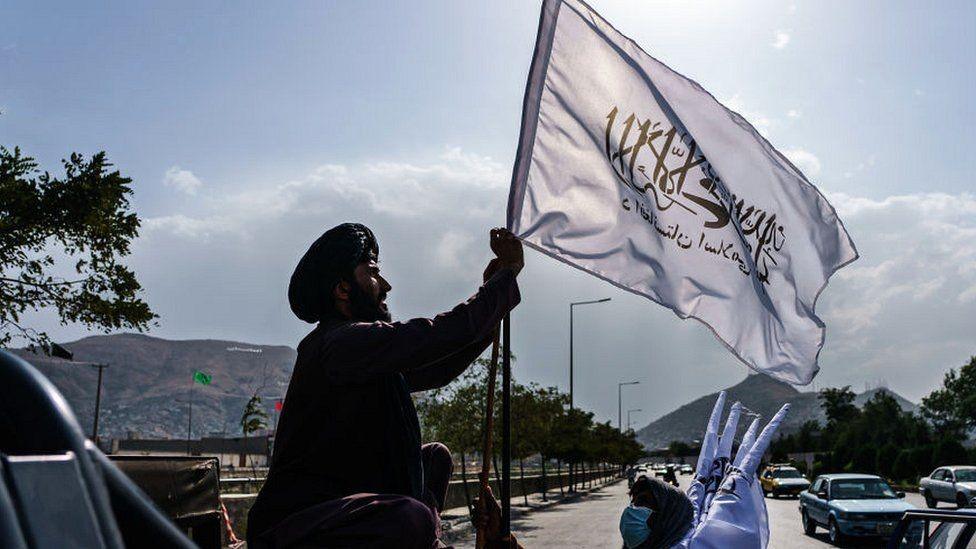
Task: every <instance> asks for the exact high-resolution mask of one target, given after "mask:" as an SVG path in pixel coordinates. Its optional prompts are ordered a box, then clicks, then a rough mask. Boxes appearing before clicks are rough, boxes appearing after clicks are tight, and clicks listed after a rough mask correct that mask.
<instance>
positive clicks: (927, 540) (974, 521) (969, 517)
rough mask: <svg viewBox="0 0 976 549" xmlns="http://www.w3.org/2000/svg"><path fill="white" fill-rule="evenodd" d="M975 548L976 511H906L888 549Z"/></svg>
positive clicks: (889, 542) (890, 540) (889, 541)
mask: <svg viewBox="0 0 976 549" xmlns="http://www.w3.org/2000/svg"><path fill="white" fill-rule="evenodd" d="M916 547H917V548H918V549H929V548H936V547H945V548H951V547H960V548H966V547H976V510H972V509H954V510H948V509H934V510H928V509H918V510H913V511H906V512H905V514H904V515H903V516H902V519H901V521H900V522H899V523H898V527H897V528H895V533H894V534H893V535H892V536H891V538H890V539H889V540H888V549H914V548H916Z"/></svg>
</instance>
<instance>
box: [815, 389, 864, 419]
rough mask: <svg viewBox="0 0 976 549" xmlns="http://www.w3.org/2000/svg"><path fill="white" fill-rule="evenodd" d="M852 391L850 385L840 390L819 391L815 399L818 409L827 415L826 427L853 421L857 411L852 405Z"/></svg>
mask: <svg viewBox="0 0 976 549" xmlns="http://www.w3.org/2000/svg"><path fill="white" fill-rule="evenodd" d="M856 396H857V395H855V394H854V391H852V390H851V386H850V385H845V386H844V387H841V388H840V389H836V388H827V389H823V390H822V391H820V394H819V395H817V398H818V399H819V400H820V407H821V408H823V411H824V413H825V414H826V415H827V426H828V427H834V426H836V425H838V424H840V423H844V422H846V421H849V420H851V419H854V418H855V417H856V416H857V415H858V412H859V410H858V409H857V406H856V405H855V404H854V397H856Z"/></svg>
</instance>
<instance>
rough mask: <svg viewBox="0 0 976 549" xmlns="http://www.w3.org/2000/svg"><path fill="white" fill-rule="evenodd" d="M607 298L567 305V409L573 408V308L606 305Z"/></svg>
mask: <svg viewBox="0 0 976 549" xmlns="http://www.w3.org/2000/svg"><path fill="white" fill-rule="evenodd" d="M607 301H610V298H609V297H605V298H603V299H594V300H592V301H576V302H573V303H570V304H569V408H570V409H572V408H573V307H575V306H577V305H590V304H593V303H606V302H607Z"/></svg>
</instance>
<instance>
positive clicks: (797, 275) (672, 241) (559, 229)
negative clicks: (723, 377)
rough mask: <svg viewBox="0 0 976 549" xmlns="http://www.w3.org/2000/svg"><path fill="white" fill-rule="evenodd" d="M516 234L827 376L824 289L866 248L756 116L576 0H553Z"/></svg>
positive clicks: (540, 50) (531, 104)
mask: <svg viewBox="0 0 976 549" xmlns="http://www.w3.org/2000/svg"><path fill="white" fill-rule="evenodd" d="M522 116H523V119H522V134H521V138H520V141H519V150H518V158H517V159H516V163H515V173H514V175H513V180H512V189H511V194H510V195H509V205H508V225H509V228H510V229H511V230H512V231H513V232H514V233H515V234H516V235H518V236H519V237H520V238H522V239H523V241H524V242H525V243H526V244H528V245H530V246H532V247H533V248H536V249H538V250H539V251H541V252H543V253H545V254H548V255H550V256H552V257H555V258H556V259H559V260H561V261H564V262H566V263H569V264H570V265H573V266H574V267H577V268H580V269H582V270H584V271H586V272H589V273H591V274H594V275H596V276H598V277H600V278H602V279H604V280H607V281H608V282H611V283H612V284H614V285H616V286H618V287H620V288H623V289H625V290H628V291H631V292H634V293H636V294H639V295H642V296H645V297H647V298H649V299H652V300H654V301H656V302H657V303H660V304H661V305H664V306H666V307H669V308H670V309H672V310H673V311H674V312H675V313H676V314H677V315H678V316H680V317H681V318H688V317H693V318H697V319H699V320H701V321H702V322H704V323H705V324H706V325H708V326H709V327H710V328H711V329H712V331H713V332H714V333H715V335H717V336H718V338H719V339H720V340H721V341H722V342H724V343H725V344H726V346H727V347H728V348H729V349H730V350H731V351H732V352H733V353H734V354H735V355H736V356H737V357H738V358H739V359H740V360H742V361H743V362H745V363H746V364H747V365H749V366H750V367H752V368H754V369H756V370H760V371H763V372H765V373H767V374H769V375H771V376H773V377H775V378H777V379H781V380H783V381H787V382H790V383H799V384H806V383H809V382H810V381H811V380H812V379H813V377H814V376H815V375H816V373H817V371H818V370H819V367H818V366H817V355H818V354H819V352H820V348H821V347H822V346H823V341H824V332H825V330H824V323H823V322H822V321H821V320H820V319H819V318H818V317H817V315H816V314H815V312H814V304H815V303H816V301H817V296H818V295H819V293H820V291H821V290H822V289H823V288H824V286H825V285H826V283H827V279H828V278H829V277H830V275H831V274H833V273H834V271H836V270H837V269H839V268H840V267H842V266H844V265H845V264H847V263H850V262H851V261H853V260H854V259H856V258H857V251H856V250H855V249H854V243H853V242H852V241H851V239H850V237H849V236H848V234H847V231H846V230H845V229H844V226H843V224H842V223H841V221H840V219H839V218H838V217H837V213H836V212H835V211H834V208H833V207H832V206H831V205H830V204H829V203H828V202H827V200H826V199H825V198H824V197H823V195H821V194H820V192H819V191H818V190H817V189H816V188H815V187H814V186H813V185H812V184H811V183H810V182H809V181H807V179H806V178H805V177H804V176H803V174H802V173H800V171H799V170H798V169H797V168H796V167H795V166H793V164H791V163H790V162H789V160H787V159H786V158H785V157H784V156H783V155H782V154H781V153H780V152H779V151H777V150H776V149H774V148H773V146H772V145H770V144H769V142H768V141H766V140H765V139H764V138H763V137H762V136H761V135H759V133H758V132H757V131H756V130H755V128H753V127H752V126H751V125H750V124H749V123H748V122H747V121H746V120H745V119H743V118H742V117H741V116H739V115H738V114H736V113H734V112H732V111H730V110H729V109H727V108H725V107H724V106H722V105H721V104H720V103H719V102H718V101H716V100H715V98H714V97H712V96H711V95H710V94H709V93H708V92H706V91H705V90H704V89H702V87H701V86H699V85H698V84H697V83H695V82H693V81H691V80H689V79H687V78H685V77H684V76H682V75H680V74H678V73H676V72H675V71H673V70H671V69H670V68H668V67H667V66H665V65H664V64H663V63H661V62H660V61H658V60H657V59H654V58H653V57H651V56H650V55H648V54H647V53H645V52H644V51H643V50H642V49H641V48H640V47H638V46H637V44H635V43H634V42H633V41H631V40H630V39H628V38H627V37H625V36H623V35H622V34H620V33H619V32H618V31H617V30H616V29H614V28H613V27H612V26H611V25H610V24H609V23H607V22H606V21H605V20H604V19H603V18H601V17H600V16H599V15H598V14H597V13H596V12H594V11H593V10H592V9H591V8H590V7H589V6H588V5H586V4H585V3H583V2H580V1H578V0H545V2H544V4H543V8H542V18H541V21H540V24H539V36H538V39H537V42H536V50H535V57H534V59H533V61H532V66H531V69H530V74H529V82H528V85H527V88H526V94H525V103H524V105H523V115H522Z"/></svg>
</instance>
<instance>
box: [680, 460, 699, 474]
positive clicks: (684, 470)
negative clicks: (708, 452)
mask: <svg viewBox="0 0 976 549" xmlns="http://www.w3.org/2000/svg"><path fill="white" fill-rule="evenodd" d="M678 471H680V472H681V474H682V475H690V474H692V473H694V472H695V470H694V469H692V468H691V465H688V464H687V463H685V464H684V465H682V466H681V467H680V468H679V469H678Z"/></svg>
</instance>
